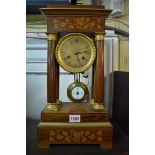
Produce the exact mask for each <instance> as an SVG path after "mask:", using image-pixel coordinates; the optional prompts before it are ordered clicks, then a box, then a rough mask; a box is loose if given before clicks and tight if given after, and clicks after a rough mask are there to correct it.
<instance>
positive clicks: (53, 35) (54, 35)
mask: <svg viewBox="0 0 155 155" xmlns="http://www.w3.org/2000/svg"><path fill="white" fill-rule="evenodd" d="M47 35H48V40H53V41H55V40H57V39H58V33H57V32H56V33H48V34H47Z"/></svg>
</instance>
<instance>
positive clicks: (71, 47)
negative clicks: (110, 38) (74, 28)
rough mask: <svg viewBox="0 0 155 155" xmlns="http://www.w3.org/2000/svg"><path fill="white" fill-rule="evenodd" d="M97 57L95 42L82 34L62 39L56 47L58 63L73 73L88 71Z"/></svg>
mask: <svg viewBox="0 0 155 155" xmlns="http://www.w3.org/2000/svg"><path fill="white" fill-rule="evenodd" d="M95 57H96V48H95V45H94V43H93V41H92V40H91V39H90V38H89V37H87V36H86V35H84V34H81V33H71V34H68V35H66V36H64V37H62V38H61V39H60V41H59V42H58V44H57V47H56V59H57V61H58V63H59V64H60V66H61V67H62V68H64V69H65V70H67V71H68V72H71V73H80V72H83V71H85V70H87V69H88V68H89V67H90V66H91V65H92V64H93V62H94V60H95Z"/></svg>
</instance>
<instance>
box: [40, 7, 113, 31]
mask: <svg viewBox="0 0 155 155" xmlns="http://www.w3.org/2000/svg"><path fill="white" fill-rule="evenodd" d="M40 11H41V12H42V14H43V15H45V17H46V18H47V32H48V33H54V32H104V30H105V19H106V18H107V17H108V16H109V14H110V13H111V11H112V10H107V9H105V7H104V6H101V5H71V4H57V5H52V4H51V5H48V6H47V8H41V9H40Z"/></svg>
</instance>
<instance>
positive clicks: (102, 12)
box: [37, 4, 113, 149]
mask: <svg viewBox="0 0 155 155" xmlns="http://www.w3.org/2000/svg"><path fill="white" fill-rule="evenodd" d="M41 12H42V13H43V15H45V17H46V18H47V34H48V67H47V101H48V103H47V105H46V106H45V108H44V109H43V111H42V112H41V121H40V123H39V125H38V127H37V141H38V146H39V147H47V148H48V147H49V146H50V145H51V144H100V145H101V146H102V147H103V148H106V149H109V148H112V137H113V126H112V124H111V123H110V117H109V113H108V112H107V111H106V109H105V108H104V109H102V110H99V111H98V110H95V109H93V108H92V107H93V106H94V105H95V104H97V105H104V35H105V19H106V18H107V17H108V15H109V14H110V13H111V10H106V9H105V7H104V6H100V5H69V4H68V5H48V7H47V8H42V9H41ZM62 32H68V33H72V32H76V33H93V34H94V42H95V44H96V51H97V56H96V60H95V62H94V64H93V84H92V85H93V89H92V99H93V100H92V101H91V102H90V103H85V104H83V103H81V104H77V103H66V104H65V103H61V102H60V101H59V64H58V63H57V62H56V58H55V48H56V45H57V42H58V39H59V34H60V33H62ZM50 108H51V109H52V108H53V109H52V110H51V109H50ZM70 114H78V115H80V117H81V122H80V123H69V115H70Z"/></svg>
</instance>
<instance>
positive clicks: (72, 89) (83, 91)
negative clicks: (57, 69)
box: [67, 82, 88, 103]
mask: <svg viewBox="0 0 155 155" xmlns="http://www.w3.org/2000/svg"><path fill="white" fill-rule="evenodd" d="M67 96H68V98H69V99H70V100H71V101H73V102H77V103H78V102H81V101H84V100H86V99H87V97H88V88H87V86H86V85H85V84H84V83H83V82H73V83H71V84H70V85H69V87H68V88H67Z"/></svg>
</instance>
